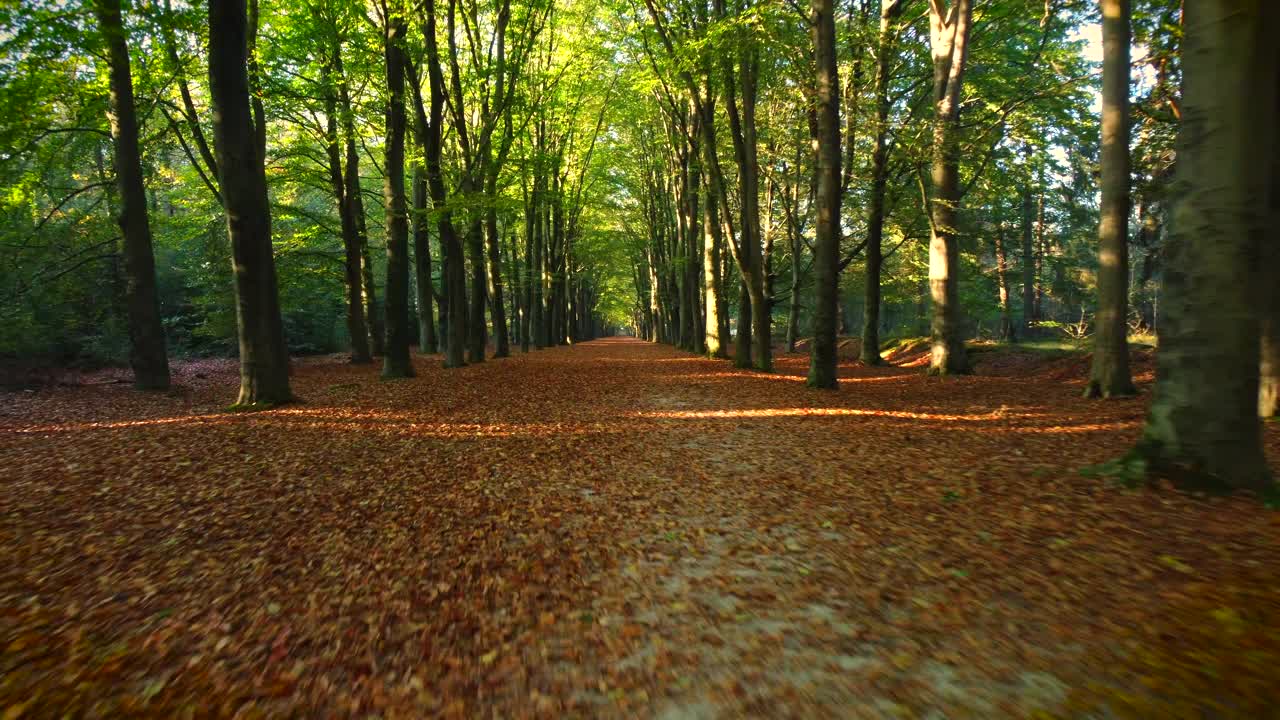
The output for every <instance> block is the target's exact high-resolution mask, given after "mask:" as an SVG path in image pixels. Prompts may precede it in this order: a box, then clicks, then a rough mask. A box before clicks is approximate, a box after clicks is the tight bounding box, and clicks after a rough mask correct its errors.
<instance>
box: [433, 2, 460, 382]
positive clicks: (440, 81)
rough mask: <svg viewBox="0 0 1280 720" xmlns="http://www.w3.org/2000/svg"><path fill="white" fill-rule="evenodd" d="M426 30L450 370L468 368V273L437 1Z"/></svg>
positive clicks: (446, 360)
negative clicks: (449, 182) (456, 221)
mask: <svg viewBox="0 0 1280 720" xmlns="http://www.w3.org/2000/svg"><path fill="white" fill-rule="evenodd" d="M423 11H424V12H423V14H424V18H425V26H426V27H424V28H423V33H422V34H423V37H424V38H425V40H426V46H427V52H426V62H427V80H428V84H429V85H430V86H431V109H430V117H429V118H428V123H427V125H428V131H427V137H426V142H425V143H424V145H425V151H426V164H427V186H428V188H429V189H430V191H431V203H432V205H434V206H435V207H436V208H437V212H438V214H439V216H438V219H437V221H436V227H437V228H438V229H439V231H440V252H441V254H442V255H444V277H443V278H442V281H443V285H444V297H445V299H444V300H443V301H442V305H443V306H445V307H442V308H441V309H442V311H443V312H447V313H448V316H447V322H446V318H445V317H443V316H442V318H441V325H442V326H444V329H445V333H446V340H445V351H444V356H445V357H444V366H445V367H447V368H454V367H462V366H464V365H466V360H465V359H464V357H463V349H464V348H465V346H466V338H467V335H466V332H467V296H466V270H465V268H464V267H463V266H464V263H463V258H462V243H461V242H460V241H459V238H458V233H457V229H456V228H455V227H454V225H453V214H452V211H451V210H450V209H449V206H448V191H447V190H446V189H445V185H444V173H443V171H442V169H441V167H440V158H441V154H442V149H443V148H442V143H441V131H442V129H443V128H442V125H443V124H444V104H445V85H444V73H443V72H442V71H441V69H440V48H439V43H438V41H437V39H436V36H437V33H436V6H435V0H425V2H424V4H423Z"/></svg>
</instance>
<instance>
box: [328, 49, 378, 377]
mask: <svg viewBox="0 0 1280 720" xmlns="http://www.w3.org/2000/svg"><path fill="white" fill-rule="evenodd" d="M333 61H334V71H335V72H336V73H337V76H338V105H339V110H340V111H341V113H342V131H343V135H344V136H345V141H346V156H347V161H346V167H345V168H344V173H345V177H344V180H345V183H346V190H345V195H346V199H347V205H348V207H349V210H348V212H349V213H350V214H351V221H352V222H353V223H354V224H355V230H356V243H357V245H358V246H359V252H360V283H361V286H362V288H363V295H364V313H365V327H367V328H368V331H369V338H370V340H371V345H370V347H371V349H372V351H373V354H374V355H382V354H383V346H384V344H385V343H384V341H385V340H386V330H385V328H384V327H383V323H382V305H381V304H380V303H379V302H378V286H377V283H376V282H375V280H374V272H373V254H372V252H371V251H370V248H369V230H368V227H367V225H366V223H365V216H364V195H363V192H362V190H361V188H360V153H359V152H358V151H357V149H356V117H355V113H354V112H353V111H352V108H351V93H350V91H349V90H348V83H347V78H346V72H345V69H344V68H343V64H342V55H341V54H335V55H334V57H333Z"/></svg>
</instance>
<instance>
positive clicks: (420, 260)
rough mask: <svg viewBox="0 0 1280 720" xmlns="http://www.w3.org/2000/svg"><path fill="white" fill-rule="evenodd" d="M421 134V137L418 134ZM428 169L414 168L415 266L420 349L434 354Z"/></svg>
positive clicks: (434, 329)
mask: <svg viewBox="0 0 1280 720" xmlns="http://www.w3.org/2000/svg"><path fill="white" fill-rule="evenodd" d="M418 137H422V136H421V135H419V136H418ZM428 212H429V210H428V209H427V169H426V167H425V166H423V165H422V164H421V163H415V164H414V168H413V269H414V279H415V280H417V284H418V298H417V300H418V352H419V353H422V354H423V355H432V354H435V353H436V352H438V351H439V348H438V341H437V340H436V319H435V309H434V308H433V307H432V306H433V305H434V304H435V283H434V281H433V280H432V279H431V233H430V231H429V230H428V228H429V227H430V221H429V220H428V217H427V215H428Z"/></svg>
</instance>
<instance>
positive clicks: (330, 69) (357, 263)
mask: <svg viewBox="0 0 1280 720" xmlns="http://www.w3.org/2000/svg"><path fill="white" fill-rule="evenodd" d="M330 21H332V19H330ZM330 43H331V44H330V46H329V47H325V48H321V52H324V53H326V55H327V56H328V58H329V60H328V63H327V65H326V68H325V69H326V71H327V74H328V78H327V80H328V82H327V83H326V85H325V88H324V103H325V151H326V152H325V155H326V159H327V160H328V165H329V184H330V186H332V188H333V197H334V201H335V204H336V206H337V210H338V222H339V223H340V225H341V228H342V247H343V281H344V283H345V290H346V304H347V334H348V335H349V336H350V337H351V362H352V363H355V364H357V365H363V364H366V363H370V362H372V361H373V357H372V356H371V354H370V352H369V331H368V328H367V326H366V324H365V316H364V301H363V293H362V288H363V286H362V284H361V283H362V275H361V265H362V263H363V261H364V258H363V255H362V254H361V238H360V235H359V231H358V230H357V221H356V217H355V214H354V211H353V206H352V203H351V202H350V201H349V200H348V198H347V184H346V175H345V171H344V169H343V166H342V149H343V143H342V137H341V135H340V133H339V117H340V113H341V111H340V110H339V106H338V92H339V91H338V89H337V88H339V87H343V88H344V92H345V83H346V78H345V74H344V73H343V67H342V42H341V35H339V34H338V33H336V32H335V33H334V35H333V38H332V39H331V41H330Z"/></svg>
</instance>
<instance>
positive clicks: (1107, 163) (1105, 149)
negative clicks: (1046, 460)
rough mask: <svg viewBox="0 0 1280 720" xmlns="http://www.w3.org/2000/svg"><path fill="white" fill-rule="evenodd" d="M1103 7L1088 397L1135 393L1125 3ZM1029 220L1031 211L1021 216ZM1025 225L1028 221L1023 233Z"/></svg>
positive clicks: (1108, 0)
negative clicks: (1093, 328)
mask: <svg viewBox="0 0 1280 720" xmlns="http://www.w3.org/2000/svg"><path fill="white" fill-rule="evenodd" d="M1101 6H1102V52H1103V58H1102V182H1101V185H1102V217H1101V223H1100V224H1099V225H1098V253H1099V259H1100V262H1099V268H1098V313H1097V323H1096V325H1097V336H1096V338H1095V340H1094V344H1093V367H1092V370H1091V371H1090V377H1089V384H1088V385H1087V386H1086V387H1085V391H1084V392H1085V395H1086V396H1087V397H1104V398H1109V397H1119V396H1124V395H1132V394H1133V393H1134V392H1136V391H1135V389H1134V387H1133V380H1132V379H1131V378H1130V375H1129V342H1128V333H1129V42H1130V32H1129V18H1130V10H1129V0H1101ZM1025 214H1026V215H1027V217H1029V216H1030V208H1029V207H1028V208H1027V212H1026V213H1025ZM1029 228H1030V224H1029V223H1028V229H1029Z"/></svg>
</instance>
